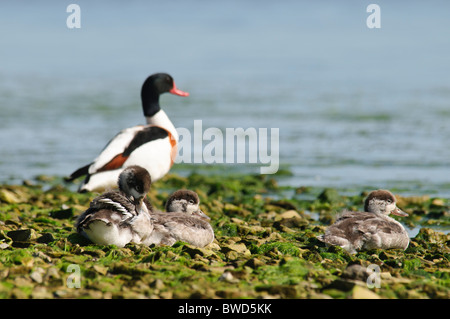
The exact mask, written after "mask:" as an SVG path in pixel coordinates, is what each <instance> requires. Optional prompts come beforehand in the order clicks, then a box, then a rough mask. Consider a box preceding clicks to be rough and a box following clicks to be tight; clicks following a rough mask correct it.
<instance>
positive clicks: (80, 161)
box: [0, 0, 450, 198]
mask: <svg viewBox="0 0 450 319" xmlns="http://www.w3.org/2000/svg"><path fill="white" fill-rule="evenodd" d="M77 3H78V4H79V5H80V8H81V28H80V29H68V28H67V26H66V18H67V16H68V15H69V13H67V12H66V5H67V4H64V3H62V4H56V2H51V1H47V2H46V1H40V2H39V3H37V2H31V1H25V2H14V3H12V2H8V3H2V4H1V5H0V8H1V10H0V38H1V43H2V44H1V50H0V59H1V61H2V62H1V65H0V109H1V117H0V134H1V139H0V149H1V150H2V156H1V157H0V180H1V181H2V182H20V181H21V180H23V179H28V178H33V177H34V176H36V175H40V174H48V175H58V176H66V175H68V174H70V173H71V172H72V171H73V170H75V169H76V168H78V167H80V166H82V165H84V164H87V163H89V162H90V161H91V160H92V159H93V158H95V156H97V154H98V152H99V151H100V150H101V149H102V148H103V146H104V145H105V144H106V142H107V141H108V140H109V139H110V138H111V137H112V136H114V135H115V134H116V133H117V132H118V131H119V130H120V129H122V128H125V127H129V126H133V125H136V124H143V123H144V118H143V115H142V111H141V107H140V97H139V93H140V87H141V84H142V82H143V81H144V79H145V78H146V77H147V76H148V75H149V74H151V73H154V72H158V71H165V72H168V73H170V74H171V75H173V77H174V78H175V81H176V83H177V85H178V87H179V88H180V89H182V90H186V91H188V92H190V93H191V95H190V96H189V97H187V98H182V97H177V96H172V95H164V96H162V98H161V104H162V106H163V107H164V109H165V111H166V112H167V114H168V115H169V116H170V118H171V119H172V121H173V123H174V124H175V126H176V127H183V128H187V129H189V130H191V131H192V130H193V125H194V120H202V125H203V128H204V129H207V128H209V127H217V128H219V129H220V130H222V131H223V132H225V129H226V128H237V127H242V128H256V129H258V128H269V129H270V128H279V133H280V136H279V150H280V153H279V161H280V167H281V168H287V169H290V170H291V171H292V172H293V176H291V177H289V178H285V179H284V182H285V183H288V184H291V185H295V186H301V185H313V186H324V187H328V186H330V187H344V188H346V187H347V188H353V189H367V188H370V187H383V188H394V189H397V190H398V191H400V192H403V193H407V194H431V195H433V196H434V195H439V196H445V197H447V198H450V174H449V166H450V165H449V164H450V147H449V146H450V144H449V141H450V125H449V124H450V59H449V56H450V37H448V31H449V30H450V20H449V19H448V12H450V10H449V9H450V3H448V2H445V1H432V3H425V2H419V1H408V2H407V4H406V2H405V3H403V2H402V3H401V4H400V3H391V2H390V1H378V2H377V3H378V4H379V5H380V8H381V29H369V28H368V27H367V26H366V18H367V17H368V15H369V13H367V12H366V5H367V4H362V3H360V2H358V1H344V2H339V3H337V2H332V1H326V2H320V4H318V3H315V2H313V1H285V2H282V3H281V4H280V3H279V2H272V1H259V2H251V1H247V2H245V1H244V2H242V1H227V2H224V1H222V2H221V3H219V2H207V1H195V0H191V1H183V2H181V1H171V2H164V3H161V2H156V1H131V2H130V3H127V4H126V5H125V4H122V3H119V2H106V1H96V2H95V3H91V2H89V1H79V2H77ZM204 144H207V142H204ZM261 165H263V164H261ZM187 167H189V166H187ZM192 168H195V164H192ZM225 168H233V169H240V170H242V171H249V172H254V171H255V168H254V167H253V166H252V167H251V166H250V165H247V164H245V163H244V164H237V163H236V164H226V165H225ZM256 171H257V170H256Z"/></svg>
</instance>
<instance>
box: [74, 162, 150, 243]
mask: <svg viewBox="0 0 450 319" xmlns="http://www.w3.org/2000/svg"><path fill="white" fill-rule="evenodd" d="M150 185H151V178H150V174H149V173H148V171H147V170H146V169H145V168H143V167H140V166H137V165H132V166H129V167H127V168H126V169H124V170H123V171H122V173H121V174H120V175H119V179H118V186H119V189H118V190H115V191H109V192H105V193H103V194H102V195H100V196H98V197H96V198H95V199H94V200H93V201H92V202H91V203H90V206H89V208H88V209H87V210H86V211H85V212H84V213H83V214H81V215H80V217H79V218H78V220H77V222H76V229H77V232H78V233H80V234H81V235H83V236H85V237H86V238H88V239H90V240H91V241H92V242H93V243H95V244H99V245H116V246H118V247H124V246H125V245H126V244H128V243H130V242H134V243H144V244H146V240H147V239H148V237H149V235H150V234H151V232H152V230H153V223H152V220H151V217H150V211H151V210H152V207H151V205H150V204H149V203H148V201H146V203H144V198H145V196H146V194H147V193H148V191H149V189H150Z"/></svg>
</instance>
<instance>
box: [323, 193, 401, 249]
mask: <svg viewBox="0 0 450 319" xmlns="http://www.w3.org/2000/svg"><path fill="white" fill-rule="evenodd" d="M389 214H394V215H398V216H408V214H406V213H405V212H403V211H402V210H400V209H399V208H398V207H397V205H396V199H395V196H394V195H393V194H392V193H391V192H390V191H388V190H381V189H380V190H376V191H373V192H371V193H370V194H369V195H368V196H367V198H366V200H365V202H364V212H352V211H346V212H344V213H343V214H342V215H340V216H339V217H338V218H337V220H336V222H335V223H334V224H333V225H331V226H330V227H328V228H327V230H326V231H325V234H324V235H321V236H319V237H318V239H319V240H321V241H323V242H325V243H326V244H327V245H336V246H341V247H342V248H343V249H345V250H346V251H348V252H349V253H352V254H354V253H356V252H357V251H363V250H370V249H391V248H394V249H403V250H405V249H406V248H407V247H408V245H409V236H408V233H407V232H406V230H405V228H404V227H403V226H402V224H400V223H399V222H398V221H396V220H395V219H393V218H391V217H389Z"/></svg>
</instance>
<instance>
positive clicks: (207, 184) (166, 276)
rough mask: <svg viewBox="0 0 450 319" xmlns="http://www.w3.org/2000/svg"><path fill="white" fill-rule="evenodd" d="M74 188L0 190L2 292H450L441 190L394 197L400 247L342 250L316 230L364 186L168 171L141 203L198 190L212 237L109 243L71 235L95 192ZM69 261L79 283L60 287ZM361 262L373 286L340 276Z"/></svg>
mask: <svg viewBox="0 0 450 319" xmlns="http://www.w3.org/2000/svg"><path fill="white" fill-rule="evenodd" d="M284 174H288V172H287V171H286V172H284ZM74 185H76V184H74ZM74 185H64V184H60V181H59V178H58V177H44V176H41V177H40V178H39V179H37V180H33V181H28V182H25V183H24V185H2V186H0V196H1V197H0V208H1V215H0V245H1V249H0V278H2V282H1V283H0V298H7V299H9V298H20V299H22V298H92V299H105V298H106V299H107V298H126V299H135V298H152V299H153V298H162V299H184V298H207V299H216V298H220V299H221V298H223V299H242V298H251V299H253V298H281V299H294V298H295V299H297V298H301V299H304V298H306V299H313V298H314V299H315V298H319V299H328V298H337V299H341V298H354V299H360V298H395V299H397V298H398V299H416V298H431V299H440V298H443V299H448V298H450V289H449V288H448V287H449V286H450V271H449V269H450V250H449V248H448V243H449V241H450V235H449V234H448V230H449V229H450V216H449V207H450V206H449V199H448V198H439V197H433V196H422V195H421V196H405V197H403V196H398V205H399V207H401V208H402V209H404V210H405V211H406V212H407V213H409V214H410V216H409V217H407V218H402V219H397V220H399V221H400V222H402V223H403V224H404V225H406V227H408V228H409V227H412V228H413V227H420V228H421V229H420V230H419V231H418V232H417V234H416V235H415V236H414V237H413V238H412V239H411V243H410V246H409V247H408V248H407V249H406V251H399V250H386V251H381V250H373V251H369V252H360V253H358V254H356V255H349V254H348V253H346V252H344V251H342V249H340V248H337V247H329V248H327V247H325V246H323V245H321V243H320V242H318V241H317V240H316V236H317V235H319V234H321V233H323V231H324V230H325V229H326V227H327V225H329V224H330V223H332V222H333V220H334V218H335V216H336V213H338V212H340V211H341V210H342V209H344V208H347V209H361V208H362V201H363V199H364V196H365V195H367V192H368V191H370V189H365V190H362V191H361V192H360V193H359V194H346V193H342V192H341V191H340V190H339V189H335V188H318V187H301V186H299V187H291V186H283V185H280V184H279V183H278V181H277V178H276V176H271V175H259V174H253V175H252V174H250V175H249V174H238V173H234V172H232V173H230V174H229V175H223V174H221V175H218V174H214V173H210V174H199V173H195V172H194V173H191V174H189V175H188V176H181V175H180V174H178V173H170V174H168V175H167V176H166V177H164V178H163V179H162V180H160V181H157V182H156V183H154V185H153V186H152V189H151V190H150V192H149V194H148V197H149V199H150V200H151V202H152V203H153V204H154V205H155V206H156V207H158V208H161V207H163V205H164V201H165V199H167V196H168V195H169V194H170V192H171V191H173V190H175V189H179V188H188V189H192V190H194V191H196V192H197V193H198V194H199V196H200V199H201V208H202V210H203V211H205V212H206V213H207V214H208V215H209V216H210V217H211V220H212V221H211V223H212V225H213V228H214V230H215V234H216V239H215V241H214V242H213V243H212V244H211V245H209V246H207V247H205V248H196V247H193V246H190V245H187V244H185V243H181V242H179V243H177V244H175V245H174V246H173V247H155V246H153V247H146V246H142V245H135V244H128V245H127V246H126V247H124V248H117V247H115V246H98V245H92V244H90V243H89V242H88V241H87V240H85V239H84V238H82V237H81V236H79V235H78V234H77V233H76V232H75V231H74V227H73V225H74V221H75V219H76V216H77V215H79V214H81V213H82V212H83V211H84V210H85V209H86V208H87V207H88V205H89V202H90V200H92V199H93V198H94V197H95V196H96V194H94V193H88V194H78V193H75V192H74V191H73V190H70V189H71V188H72V187H73V186H74ZM69 188H70V189H69ZM394 193H395V191H394ZM5 194H6V195H5ZM8 196H9V197H8ZM441 228H442V229H444V230H447V231H446V232H445V233H443V232H441V231H440V229H441ZM71 265H74V266H72V267H75V266H78V268H76V267H75V269H78V270H79V279H80V282H79V283H80V288H70V287H68V280H69V279H70V280H71V279H73V278H72V277H71V276H73V275H74V274H76V272H72V271H73V270H71V268H70V267H71ZM354 265H358V266H354ZM370 265H378V266H379V269H380V276H381V277H380V278H381V286H380V288H372V289H371V288H368V286H367V284H366V283H365V282H364V280H360V279H361V278H359V279H358V278H357V277H355V278H352V275H350V270H351V269H352V268H351V267H363V268H367V267H368V266H370ZM361 269H362V268H361Z"/></svg>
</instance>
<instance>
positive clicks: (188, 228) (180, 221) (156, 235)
mask: <svg viewBox="0 0 450 319" xmlns="http://www.w3.org/2000/svg"><path fill="white" fill-rule="evenodd" d="M199 204H200V199H199V197H198V195H197V193H195V192H193V191H190V190H185V189H182V190H178V191H176V192H174V193H173V194H172V195H171V196H170V197H169V199H168V200H167V203H166V209H165V210H166V212H156V211H152V212H151V217H152V219H153V227H154V228H153V232H152V234H151V236H150V238H149V241H150V242H151V243H153V244H156V245H167V246H172V245H173V244H174V243H175V242H177V241H184V242H187V243H189V244H191V245H194V246H197V247H204V246H206V245H208V244H210V243H211V242H212V241H213V240H214V230H213V228H212V226H211V225H210V224H209V220H210V218H209V217H208V216H207V215H206V214H205V213H203V212H202V211H201V210H200V208H199Z"/></svg>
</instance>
